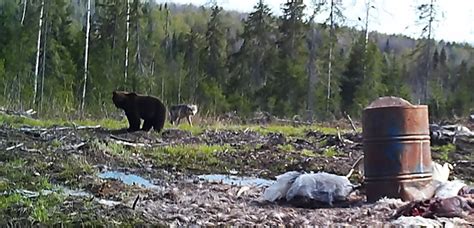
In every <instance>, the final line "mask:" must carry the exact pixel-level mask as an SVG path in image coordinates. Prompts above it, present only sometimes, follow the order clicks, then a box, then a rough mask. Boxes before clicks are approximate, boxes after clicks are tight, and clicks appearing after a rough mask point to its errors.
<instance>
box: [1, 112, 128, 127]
mask: <svg viewBox="0 0 474 228" xmlns="http://www.w3.org/2000/svg"><path fill="white" fill-rule="evenodd" d="M0 123H8V124H10V125H12V126H14V127H21V126H30V127H53V126H67V127H74V125H79V126H96V125H100V126H102V127H104V128H108V129H120V128H125V127H128V122H127V120H126V119H123V120H121V121H118V120H112V119H99V120H73V121H70V120H62V119H44V118H41V119H32V118H28V117H21V116H15V115H7V114H3V113H0Z"/></svg>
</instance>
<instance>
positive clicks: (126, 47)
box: [124, 0, 130, 84]
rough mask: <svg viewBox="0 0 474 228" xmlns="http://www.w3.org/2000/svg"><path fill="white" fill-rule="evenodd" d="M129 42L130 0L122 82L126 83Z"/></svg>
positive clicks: (128, 2) (128, 1)
mask: <svg viewBox="0 0 474 228" xmlns="http://www.w3.org/2000/svg"><path fill="white" fill-rule="evenodd" d="M129 40H130V0H127V26H126V32H125V67H124V68H125V69H124V80H125V84H126V83H127V78H128V46H129V45H128V41H129Z"/></svg>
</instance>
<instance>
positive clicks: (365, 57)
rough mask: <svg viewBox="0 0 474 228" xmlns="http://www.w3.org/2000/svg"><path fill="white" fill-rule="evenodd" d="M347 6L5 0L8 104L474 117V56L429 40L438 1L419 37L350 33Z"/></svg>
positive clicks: (52, 111) (1, 40)
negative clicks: (417, 107) (382, 106)
mask: <svg viewBox="0 0 474 228" xmlns="http://www.w3.org/2000/svg"><path fill="white" fill-rule="evenodd" d="M315 2H317V1H315ZM88 3H89V4H90V7H88ZM340 4H341V3H340V1H319V2H318V3H317V4H316V3H315V4H314V5H305V4H304V3H303V1H302V0H288V1H287V2H286V3H285V4H283V5H282V9H281V11H282V13H281V16H276V15H275V14H273V13H272V12H271V10H270V8H269V6H268V5H266V4H265V1H263V0H261V1H259V2H258V3H257V4H256V5H255V6H254V9H253V12H251V13H249V14H240V13H237V12H229V11H224V10H223V9H222V8H221V7H220V6H219V5H218V4H216V3H214V5H210V6H208V7H195V6H190V5H175V4H156V3H154V2H153V1H152V2H149V1H139V0H130V1H128V2H127V1H123V0H92V1H91V0H72V1H69V0H46V1H45V0H3V1H2V2H1V3H0V92H1V94H2V95H1V96H0V102H1V103H0V106H4V107H9V108H15V109H28V108H33V109H35V110H38V111H39V113H40V115H58V114H62V115H68V114H73V113H78V112H80V111H84V112H86V113H89V114H91V115H93V116H101V115H103V114H104V113H108V112H110V111H113V110H115V107H114V106H113V104H112V102H111V95H112V91H113V90H116V89H120V90H127V91H136V92H137V93H141V94H150V95H154V96H157V97H159V98H160V99H162V100H163V101H164V103H165V104H166V105H172V104H177V103H196V104H198V105H199V109H200V113H201V115H206V114H209V115H218V114H222V113H225V112H228V111H234V110H236V111H237V112H238V113H239V114H240V115H250V114H252V113H253V112H254V111H257V110H261V111H268V112H270V113H272V114H274V115H277V116H282V117H283V116H286V117H291V116H293V115H296V114H298V115H301V116H305V117H308V118H315V119H319V120H324V119H328V118H340V117H341V116H343V115H344V114H345V113H348V114H350V115H351V116H353V117H356V118H357V117H359V116H360V114H361V111H362V109H363V108H364V107H365V106H367V105H368V104H369V103H370V102H371V101H372V100H374V99H376V98H377V97H379V96H385V95H390V96H399V97H403V98H405V99H407V100H409V101H411V102H412V103H415V104H417V103H422V104H428V105H429V109H430V114H431V116H432V117H433V118H445V117H452V116H453V115H465V114H468V113H469V112H472V111H473V108H474V93H472V92H471V90H470V89H469V87H471V86H473V85H474V67H473V62H474V60H473V58H472V56H473V55H474V49H473V48H472V47H471V46H469V45H468V44H457V43H450V42H448V43H446V42H443V41H435V40H433V39H432V37H433V36H432V34H431V27H432V26H433V25H432V24H431V22H432V20H430V19H433V17H434V14H433V15H432V14H431V13H432V12H434V10H435V8H434V7H435V6H434V5H432V4H422V5H420V6H419V7H418V9H419V12H420V17H419V20H420V21H419V23H426V28H428V29H424V30H423V31H425V33H424V34H422V35H421V36H420V38H419V39H417V40H413V39H410V38H407V37H404V36H401V35H391V36H389V35H384V34H379V33H376V32H369V30H368V29H354V28H348V27H344V26H343V25H344V11H343V10H342V8H340ZM308 7H309V8H310V9H312V10H311V11H312V12H313V13H312V14H311V15H305V12H306V11H305V9H306V8H308ZM369 8H370V7H368V9H369ZM88 9H90V11H89V12H90V19H89V20H88V19H87V12H88ZM323 14H324V15H328V20H327V23H316V22H315V21H314V18H315V17H316V16H318V15H323ZM367 15H368V13H367ZM361 20H362V21H364V20H366V21H365V22H366V23H365V22H364V23H365V24H366V26H367V25H369V17H367V18H362V19H361ZM88 24H89V26H88ZM366 28H367V27H366ZM87 31H89V34H88V33H87ZM426 32H427V33H428V34H427V33H426ZM420 33H421V32H420ZM86 44H87V45H86ZM86 47H87V48H86ZM86 53H87V55H85V54H86ZM85 56H88V58H87V59H85ZM85 60H86V61H85ZM86 66H87V68H86ZM85 69H87V71H86V72H85ZM85 76H87V77H85ZM83 95H84V96H83ZM81 103H82V104H84V106H83V107H81ZM81 109H83V110H81Z"/></svg>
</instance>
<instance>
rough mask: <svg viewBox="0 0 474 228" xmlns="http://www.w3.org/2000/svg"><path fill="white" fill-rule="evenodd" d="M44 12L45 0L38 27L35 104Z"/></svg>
mask: <svg viewBox="0 0 474 228" xmlns="http://www.w3.org/2000/svg"><path fill="white" fill-rule="evenodd" d="M43 12H44V0H42V1H41V10H40V17H39V28H38V41H37V44H36V65H35V82H34V86H33V87H34V92H33V105H35V104H36V96H37V93H38V71H39V60H40V49H41V30H42V29H43Z"/></svg>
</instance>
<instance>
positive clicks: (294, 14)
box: [269, 0, 307, 115]
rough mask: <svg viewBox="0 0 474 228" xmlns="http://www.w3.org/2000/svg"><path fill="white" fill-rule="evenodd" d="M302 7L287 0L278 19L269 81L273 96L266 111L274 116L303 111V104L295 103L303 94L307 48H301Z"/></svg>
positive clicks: (300, 0) (302, 46) (299, 1)
mask: <svg viewBox="0 0 474 228" xmlns="http://www.w3.org/2000/svg"><path fill="white" fill-rule="evenodd" d="M305 7H306V6H305V5H304V3H303V1H302V0H289V1H287V2H286V3H285V4H284V6H283V15H282V16H281V17H280V21H281V22H280V26H279V32H280V38H279V40H278V65H277V67H276V69H275V70H276V72H275V74H274V78H272V80H271V81H270V83H271V84H270V85H269V87H270V88H271V91H270V93H271V94H272V95H273V98H272V99H269V100H270V102H272V101H274V103H273V102H272V103H270V104H269V108H270V110H272V111H273V112H274V113H275V114H277V115H285V114H290V113H293V114H294V113H298V112H300V111H303V110H304V108H305V106H306V105H305V103H304V102H295V101H297V100H299V99H301V98H302V97H304V94H305V93H304V91H306V88H307V87H306V86H305V83H306V80H305V79H306V78H307V77H306V72H305V65H306V59H307V57H306V56H307V53H306V51H307V49H306V47H305V45H304V38H305V35H306V33H305V31H306V26H307V25H306V24H305V22H304V21H303V17H304V9H305Z"/></svg>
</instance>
